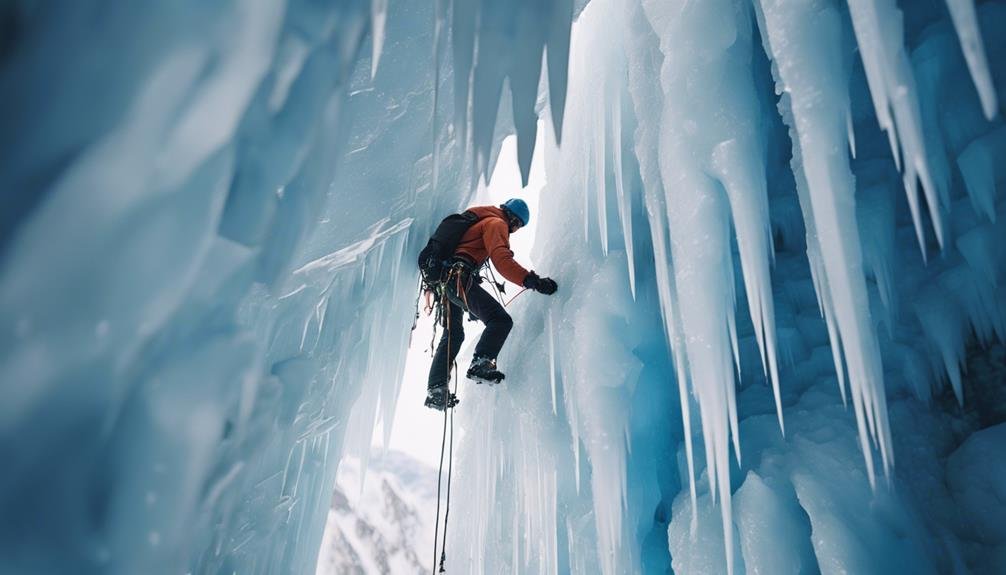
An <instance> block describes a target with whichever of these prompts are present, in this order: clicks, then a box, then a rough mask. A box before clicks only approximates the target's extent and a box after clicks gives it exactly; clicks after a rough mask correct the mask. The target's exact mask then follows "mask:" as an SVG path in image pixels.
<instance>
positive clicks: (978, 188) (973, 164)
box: [957, 126, 1006, 222]
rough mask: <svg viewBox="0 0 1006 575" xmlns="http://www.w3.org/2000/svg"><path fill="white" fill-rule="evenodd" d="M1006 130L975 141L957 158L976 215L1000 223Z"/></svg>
mask: <svg viewBox="0 0 1006 575" xmlns="http://www.w3.org/2000/svg"><path fill="white" fill-rule="evenodd" d="M1003 157H1006V127H1003V126H1000V127H999V128H997V129H996V130H994V131H992V132H990V133H988V134H986V135H984V136H982V137H980V138H976V139H974V140H973V141H972V142H971V143H970V144H968V147H967V148H964V151H962V152H961V154H960V155H959V156H957V166H958V167H959V168H960V170H961V175H962V176H963V177H964V184H965V187H966V188H967V191H968V197H969V198H970V199H971V207H972V208H974V210H975V213H982V214H985V216H986V217H987V218H988V219H989V220H991V221H993V222H995V221H996V206H995V204H996V182H997V181H1001V180H1003V179H1006V163H1004V162H1003V160H1002V158H1003Z"/></svg>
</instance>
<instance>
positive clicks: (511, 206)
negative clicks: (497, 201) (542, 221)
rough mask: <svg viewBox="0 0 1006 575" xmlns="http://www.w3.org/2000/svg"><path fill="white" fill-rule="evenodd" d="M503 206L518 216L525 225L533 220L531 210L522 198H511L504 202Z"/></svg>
mask: <svg viewBox="0 0 1006 575" xmlns="http://www.w3.org/2000/svg"><path fill="white" fill-rule="evenodd" d="M502 207H503V208H505V209H506V210H507V211H509V212H510V213H511V214H513V215H515V216H517V218H518V219H519V220H520V221H521V223H522V224H523V225H525V226H526V225H527V224H528V222H530V221H531V210H529V209H528V208H527V204H526V203H525V202H524V200H522V199H520V198H510V199H509V200H507V201H505V202H503V206H502Z"/></svg>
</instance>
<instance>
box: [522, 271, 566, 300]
mask: <svg viewBox="0 0 1006 575" xmlns="http://www.w3.org/2000/svg"><path fill="white" fill-rule="evenodd" d="M524 287H526V288H527V289H533V290H534V291H536V292H538V293H543V294H545V295H552V294H554V293H555V290H557V289H559V285H558V284H557V283H555V280H553V279H552V278H540V277H538V274H536V273H534V272H529V273H528V274H527V277H526V278H524Z"/></svg>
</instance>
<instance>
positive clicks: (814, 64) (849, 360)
mask: <svg viewBox="0 0 1006 575" xmlns="http://www.w3.org/2000/svg"><path fill="white" fill-rule="evenodd" d="M760 8H761V9H762V16H761V18H762V21H763V22H764V24H765V25H764V27H763V28H762V31H763V34H765V35H766V36H767V37H766V44H767V45H768V47H769V50H770V54H771V56H772V59H773V60H774V61H775V63H776V64H777V65H776V66H774V67H773V71H774V73H776V74H777V77H776V82H777V85H778V89H780V90H783V91H785V92H787V93H789V95H790V98H789V100H788V101H787V104H788V110H787V113H785V114H784V120H785V121H786V122H787V124H789V126H790V130H791V134H792V135H793V143H794V154H793V161H792V166H793V171H794V173H798V174H799V175H798V177H797V185H798V189H801V193H800V201H801V209H802V210H803V211H804V215H805V217H807V215H808V213H809V215H810V218H808V220H807V226H808V236H807V241H808V257H810V258H811V268H812V272H813V273H814V274H815V275H817V277H816V286H817V288H818V289H819V290H820V291H819V294H818V295H819V298H820V301H821V303H822V305H823V307H824V309H825V316H826V319H827V318H828V317H829V314H830V315H831V317H832V319H833V321H834V325H835V328H836V329H835V330H834V331H833V332H832V333H834V334H835V335H836V336H837V338H836V339H833V340H832V346H835V345H836V342H837V340H840V341H841V348H842V351H843V353H844V359H845V363H846V365H847V367H848V373H849V388H850V394H851V397H852V403H853V408H854V410H855V413H856V424H857V428H858V430H859V441H860V447H861V449H862V451H863V457H864V460H865V463H866V467H867V473H868V477H869V479H870V483H871V485H874V484H875V479H874V471H873V456H872V453H871V451H870V446H869V444H868V434H869V435H872V436H874V437H876V441H875V443H876V444H877V445H878V446H879V448H880V452H881V459H882V461H883V465H884V472H885V475H888V474H889V470H890V465H891V460H890V441H891V440H890V430H889V428H888V425H887V403H886V398H885V396H884V386H883V369H882V367H881V362H880V350H879V345H878V342H877V340H876V335H875V334H874V331H873V326H872V323H871V320H870V316H869V299H868V297H867V292H866V281H865V278H864V275H863V270H862V251H861V247H860V240H859V233H858V229H857V225H856V218H855V211H854V202H853V196H854V185H853V176H852V174H851V171H850V169H849V164H848V157H847V155H846V154H845V153H844V151H843V148H844V146H842V145H841V141H842V140H844V139H845V137H846V136H845V134H843V133H841V132H842V128H841V127H840V126H841V123H842V122H841V118H842V115H843V114H844V113H845V110H847V107H848V103H847V98H848V96H847V92H846V91H845V79H844V78H843V77H841V75H839V74H835V73H834V71H835V70H841V69H842V67H841V62H840V61H836V60H837V58H838V57H839V55H840V54H841V51H840V50H839V49H838V47H840V46H841V41H842V35H841V30H842V19H841V16H840V14H839V13H838V12H837V10H835V9H834V8H831V7H829V8H827V9H825V10H821V9H820V7H809V6H806V5H805V4H804V3H802V2H799V1H795V0H794V1H790V0H765V1H762V2H761V3H760ZM811 10H813V14H811V13H810V11H811ZM804 11H807V13H803V12H804ZM854 11H856V12H857V13H858V15H857V14H854V19H856V18H858V19H859V20H860V24H859V26H858V28H859V29H858V30H857V37H859V38H860V43H861V47H862V48H863V50H864V52H865V53H864V55H863V58H864V64H865V65H867V66H869V67H871V68H876V67H877V66H879V63H878V62H879V60H878V59H879V57H880V55H879V54H878V52H879V48H877V47H876V46H871V45H870V42H874V43H876V42H879V41H880V39H881V38H880V37H879V36H878V35H877V30H879V24H878V23H877V17H876V14H875V13H873V12H872V10H871V7H866V6H863V5H862V4H858V5H857V8H855V9H854ZM811 16H812V17H811ZM797 22H803V23H806V22H812V23H814V24H815V26H798V25H797V24H796V23H797ZM874 29H876V30H874ZM900 36H901V35H900V33H899V34H898V35H897V37H898V39H899V40H898V41H899V42H900ZM864 40H865V41H866V42H867V44H866V45H865V46H864V45H863V42H864ZM822 45H824V46H831V47H832V48H831V49H830V50H828V51H827V52H823V51H822V50H821V49H820V48H815V49H814V50H813V53H814V54H817V55H820V54H822V53H824V54H826V55H828V56H830V57H831V61H827V60H826V61H821V58H820V57H819V58H807V57H806V54H807V53H809V51H810V46H815V47H819V46H822ZM885 53H886V52H885ZM868 62H869V63H868ZM874 73H876V70H874ZM868 74H870V72H869V71H868ZM873 86H874V83H873V82H871V88H873ZM822 95H827V97H822ZM874 95H875V97H876V94H874ZM901 104H904V101H901ZM899 105H900V104H899ZM879 113H880V112H879V111H878V115H879ZM902 119H904V118H902ZM916 128H917V126H916ZM906 141H908V142H910V141H911V138H908V139H906ZM906 147H908V148H911V146H910V145H907V144H906ZM911 158H916V156H915V155H912V156H911ZM913 161H914V160H913ZM804 184H805V185H806V189H802V188H803V185H804ZM811 223H813V225H811ZM811 232H814V233H815V235H814V236H812V235H811ZM814 242H816V243H817V244H818V247H819V249H820V253H819V254H817V253H816V252H813V251H812V248H811V244H813V243H814ZM818 256H819V257H820V260H819V262H820V263H819V264H818V263H817V261H816V257H818ZM818 265H819V266H820V268H819V269H818V270H817V271H816V272H815V271H813V270H814V268H815V267H817V266H818ZM830 332H831V330H830ZM837 366H838V362H837V361H836V367H837Z"/></svg>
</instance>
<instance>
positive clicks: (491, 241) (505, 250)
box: [454, 206, 528, 286]
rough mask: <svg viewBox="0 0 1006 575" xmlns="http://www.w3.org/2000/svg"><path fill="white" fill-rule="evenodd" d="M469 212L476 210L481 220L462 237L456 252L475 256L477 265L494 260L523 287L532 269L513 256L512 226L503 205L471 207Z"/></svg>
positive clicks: (509, 277) (507, 276) (470, 256)
mask: <svg viewBox="0 0 1006 575" xmlns="http://www.w3.org/2000/svg"><path fill="white" fill-rule="evenodd" d="M468 211H471V212H474V213H475V215H477V216H478V217H479V221H477V222H475V224H473V225H472V227H470V228H468V231H467V232H465V235H463V236H461V242H460V243H459V244H458V247H457V249H455V250H454V253H455V254H459V255H462V256H465V257H467V258H469V259H471V260H472V261H473V262H475V266H476V267H480V266H481V265H482V264H483V263H485V261H486V259H487V258H488V259H491V260H492V262H493V265H494V266H496V269H497V270H499V272H500V273H501V274H503V277H505V278H506V279H508V280H510V281H512V282H513V283H515V284H517V285H519V286H523V285H524V278H526V277H527V274H528V271H527V270H526V269H524V266H522V265H520V264H519V263H517V262H516V261H515V260H514V259H513V250H511V249H510V225H509V224H508V223H507V220H506V215H505V214H504V213H503V210H502V208H498V207H496V206H477V207H474V208H468Z"/></svg>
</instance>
